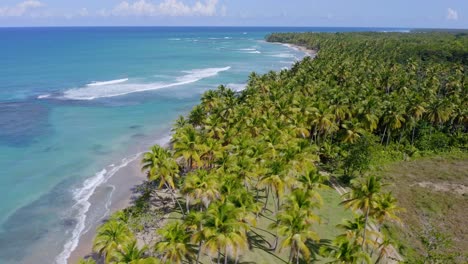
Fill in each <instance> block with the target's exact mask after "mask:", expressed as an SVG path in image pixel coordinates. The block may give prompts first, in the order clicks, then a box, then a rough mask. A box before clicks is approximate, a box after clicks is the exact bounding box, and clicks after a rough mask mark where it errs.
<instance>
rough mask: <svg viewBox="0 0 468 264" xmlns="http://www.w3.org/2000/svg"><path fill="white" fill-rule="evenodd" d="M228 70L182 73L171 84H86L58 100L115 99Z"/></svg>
mask: <svg viewBox="0 0 468 264" xmlns="http://www.w3.org/2000/svg"><path fill="white" fill-rule="evenodd" d="M230 68H231V67H224V68H206V69H194V70H190V71H183V73H185V75H183V76H180V77H177V78H176V80H175V82H173V83H167V82H154V83H129V82H128V81H127V80H125V81H123V80H124V79H121V80H114V81H108V82H100V83H93V85H90V84H88V85H86V86H85V87H81V88H73V89H69V90H67V91H65V92H64V93H63V94H62V95H61V96H59V97H58V98H62V99H69V100H94V99H98V98H106V97H115V96H120V95H125V94H130V93H136V92H144V91H150V90H157V89H162V88H169V87H174V86H179V85H185V84H190V83H194V82H197V81H199V80H202V79H205V78H209V77H213V76H215V75H217V74H218V73H220V72H223V71H227V70H229V69H230ZM117 81H118V82H117ZM38 98H39V99H41V98H45V97H44V96H39V97H38Z"/></svg>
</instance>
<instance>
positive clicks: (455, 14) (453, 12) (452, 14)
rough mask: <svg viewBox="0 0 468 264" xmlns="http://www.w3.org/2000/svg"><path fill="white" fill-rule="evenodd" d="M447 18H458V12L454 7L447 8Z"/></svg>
mask: <svg viewBox="0 0 468 264" xmlns="http://www.w3.org/2000/svg"><path fill="white" fill-rule="evenodd" d="M447 20H458V12H457V10H454V9H452V8H448V9H447Z"/></svg>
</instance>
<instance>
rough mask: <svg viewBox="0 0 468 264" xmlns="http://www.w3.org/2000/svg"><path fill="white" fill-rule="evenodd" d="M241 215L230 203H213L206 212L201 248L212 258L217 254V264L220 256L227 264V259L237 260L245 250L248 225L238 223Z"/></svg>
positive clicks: (240, 211) (219, 261)
mask: <svg viewBox="0 0 468 264" xmlns="http://www.w3.org/2000/svg"><path fill="white" fill-rule="evenodd" d="M242 214H243V212H242V210H241V209H239V208H236V207H235V206H234V205H233V204H232V203H230V202H225V203H213V204H211V205H210V207H209V208H208V210H207V213H206V218H205V224H204V227H203V237H204V238H205V243H204V245H203V248H204V250H205V251H206V252H207V253H208V254H209V255H210V256H212V257H213V256H214V255H215V254H217V256H218V257H217V261H218V264H219V263H221V254H223V255H224V263H225V264H227V263H228V259H229V258H234V259H236V260H237V259H238V257H239V255H240V254H241V253H242V252H243V251H245V250H247V247H248V243H247V230H248V225H247V224H245V223H243V222H241V221H239V219H241V216H242Z"/></svg>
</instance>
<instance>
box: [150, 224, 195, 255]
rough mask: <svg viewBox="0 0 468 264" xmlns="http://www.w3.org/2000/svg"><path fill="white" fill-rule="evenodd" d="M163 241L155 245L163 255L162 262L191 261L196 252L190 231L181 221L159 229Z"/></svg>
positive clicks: (157, 251)
mask: <svg viewBox="0 0 468 264" xmlns="http://www.w3.org/2000/svg"><path fill="white" fill-rule="evenodd" d="M158 233H159V235H160V236H161V241H159V242H157V243H156V245H155V246H154V249H155V251H156V253H158V254H160V255H161V262H162V263H182V262H183V261H184V260H188V261H191V260H192V259H193V256H194V255H195V253H196V250H195V246H194V245H192V244H191V242H190V235H191V234H190V233H189V232H187V229H186V228H185V226H184V225H183V224H182V223H180V222H172V223H169V224H167V225H166V226H164V227H163V228H162V229H160V230H158Z"/></svg>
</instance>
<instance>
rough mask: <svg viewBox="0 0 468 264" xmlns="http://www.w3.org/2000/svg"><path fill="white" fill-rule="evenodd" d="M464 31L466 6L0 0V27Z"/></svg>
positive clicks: (307, 0) (427, 1)
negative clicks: (300, 28)
mask: <svg viewBox="0 0 468 264" xmlns="http://www.w3.org/2000/svg"><path fill="white" fill-rule="evenodd" d="M121 25H128V26H138V25H144V26H318V27H320V26H330V27H333V26H348V27H426V28H434V27H436V28H468V0H289V1H283V0H0V26H121Z"/></svg>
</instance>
